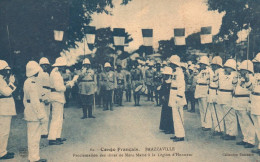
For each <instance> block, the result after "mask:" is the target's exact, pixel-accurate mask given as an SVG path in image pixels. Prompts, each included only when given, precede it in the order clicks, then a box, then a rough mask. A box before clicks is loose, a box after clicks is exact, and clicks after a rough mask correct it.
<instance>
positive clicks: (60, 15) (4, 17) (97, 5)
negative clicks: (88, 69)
mask: <svg viewBox="0 0 260 162" xmlns="http://www.w3.org/2000/svg"><path fill="white" fill-rule="evenodd" d="M129 1H130V0H122V5H126V4H127V3H128V2H129ZM107 7H108V8H113V0H15V1H14V0H11V1H10V0H1V1H0V49H1V51H0V59H5V60H7V61H8V62H9V63H11V65H12V64H16V65H17V64H20V65H21V66H22V67H23V66H24V65H25V63H26V62H27V61H28V60H31V59H33V60H36V61H38V60H39V58H40V57H42V56H46V57H48V58H49V59H50V60H51V61H52V62H53V61H54V60H55V58H56V57H58V56H59V54H60V52H61V51H62V50H66V49H69V48H73V47H76V46H77V45H76V43H75V42H77V41H81V40H82V39H83V37H84V34H85V33H84V30H83V29H84V27H85V26H87V25H88V24H89V23H90V22H91V20H92V18H91V15H92V14H93V13H103V12H104V13H106V14H111V13H110V12H109V11H108V10H107ZM53 30H63V31H65V32H64V39H63V41H62V42H57V41H55V40H54V36H53ZM14 51H19V55H16V54H15V53H14ZM21 61H22V63H21Z"/></svg>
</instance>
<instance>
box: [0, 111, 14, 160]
mask: <svg viewBox="0 0 260 162" xmlns="http://www.w3.org/2000/svg"><path fill="white" fill-rule="evenodd" d="M11 120H12V116H9V115H8V116H7V115H6V116H5V115H0V157H3V156H5V154H6V153H7V150H6V148H7V144H8V138H9V133H10V127H11Z"/></svg>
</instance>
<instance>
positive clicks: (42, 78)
mask: <svg viewBox="0 0 260 162" xmlns="http://www.w3.org/2000/svg"><path fill="white" fill-rule="evenodd" d="M39 64H40V66H41V68H42V70H41V71H40V72H39V75H38V82H39V84H40V85H41V86H42V95H43V96H44V97H45V98H46V102H45V103H44V102H42V104H43V105H44V108H45V111H46V115H47V121H46V122H45V123H43V124H42V136H41V137H42V138H47V137H48V134H49V118H50V103H49V101H50V100H49V97H50V93H51V87H50V74H49V73H50V62H49V60H48V59H47V58H46V57H43V58H41V59H40V61H39Z"/></svg>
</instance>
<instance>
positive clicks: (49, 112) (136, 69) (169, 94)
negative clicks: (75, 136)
mask: <svg viewBox="0 0 260 162" xmlns="http://www.w3.org/2000/svg"><path fill="white" fill-rule="evenodd" d="M26 77H27V79H26V80H25V82H24V87H23V92H24V95H23V104H24V107H25V110H24V119H25V120H26V121H27V129H28V130H27V132H28V133H27V136H28V153H29V154H28V159H29V161H41V162H43V161H47V160H46V159H41V158H40V154H39V148H40V139H41V138H47V139H48V142H49V145H61V144H63V143H64V142H65V141H66V139H65V138H62V124H63V119H64V116H63V111H64V105H65V104H66V102H69V101H71V100H77V99H78V100H77V101H78V102H79V103H80V107H82V110H83V115H82V117H81V119H83V120H84V119H86V118H95V116H94V115H93V108H94V107H95V106H96V105H100V106H103V110H104V111H107V110H110V111H113V107H114V105H117V106H123V102H124V101H123V98H124V97H123V95H124V93H125V98H126V101H125V102H131V100H132V97H131V96H133V99H134V106H140V105H141V100H140V97H141V96H146V97H147V102H155V106H162V111H161V121H160V126H159V128H160V130H162V131H164V132H165V133H166V134H174V135H175V136H174V137H171V139H172V140H173V141H174V142H180V141H184V140H185V129H184V124H185V123H184V116H183V110H188V108H189V107H190V108H189V110H188V111H189V112H191V113H193V112H195V105H196V103H197V104H198V108H199V112H200V122H201V128H202V130H203V131H211V130H212V131H213V135H214V136H220V137H221V138H222V139H223V140H235V139H236V136H237V135H238V124H239V125H240V128H241V132H242V135H243V140H242V141H240V142H237V143H236V144H237V145H243V146H244V147H245V148H253V147H255V145H256V144H257V142H256V141H255V136H257V139H258V148H257V149H256V150H252V152H253V153H257V154H258V155H260V144H259V139H260V108H259V101H260V100H259V99H260V53H259V54H258V55H257V56H256V57H255V58H254V60H252V61H250V60H244V61H243V62H241V63H240V64H239V63H237V62H236V61H235V60H234V59H228V60H227V61H226V62H225V64H224V65H223V63H222V58H221V57H220V56H215V57H214V58H213V59H212V60H211V61H210V60H209V58H208V57H207V56H202V57H200V59H199V61H198V62H196V63H195V62H191V61H188V62H187V63H185V62H181V60H180V57H179V56H177V55H172V56H171V57H170V58H169V59H167V60H164V61H161V60H153V59H149V60H148V59H147V60H144V59H136V60H133V61H132V64H130V65H128V66H126V67H123V66H122V65H121V64H116V66H115V67H114V66H113V67H112V66H111V64H110V63H109V62H106V63H105V64H104V66H103V67H102V68H100V67H99V68H97V69H93V68H92V66H91V62H90V60H89V59H88V58H85V59H84V60H83V62H82V67H81V69H74V70H73V71H70V70H69V68H68V67H67V60H66V59H65V58H63V57H59V58H57V59H56V61H55V63H54V64H53V65H51V64H50V62H49V60H48V59H47V58H45V57H43V58H41V59H40V60H39V63H38V62H36V61H29V62H28V63H27V65H26ZM15 90H16V79H15V76H14V75H13V74H12V73H11V68H10V67H9V65H8V63H7V62H6V61H4V60H0V127H1V129H0V159H12V158H14V153H11V152H7V150H6V149H7V144H8V138H9V133H10V127H11V119H12V116H14V115H16V109H15V102H14V99H13V97H12V93H13V92H14V91H15ZM73 96H74V98H73ZM154 100H155V101H154ZM188 105H190V106H188ZM65 106H66V105H65ZM50 116H51V118H50Z"/></svg>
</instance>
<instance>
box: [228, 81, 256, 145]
mask: <svg viewBox="0 0 260 162" xmlns="http://www.w3.org/2000/svg"><path fill="white" fill-rule="evenodd" d="M251 81H252V77H250V80H249V82H248V83H245V80H244V78H242V77H241V76H240V77H239V78H238V82H237V85H236V88H235V93H234V96H233V100H232V108H234V109H235V110H236V114H237V117H238V121H239V125H240V128H241V131H242V134H243V141H244V142H246V143H250V144H252V145H254V144H255V130H254V125H253V123H252V121H251V119H250V117H249V116H248V114H247V111H248V108H249V96H250V93H251V91H250V90H249V88H250V86H251V85H252V82H251Z"/></svg>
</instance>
